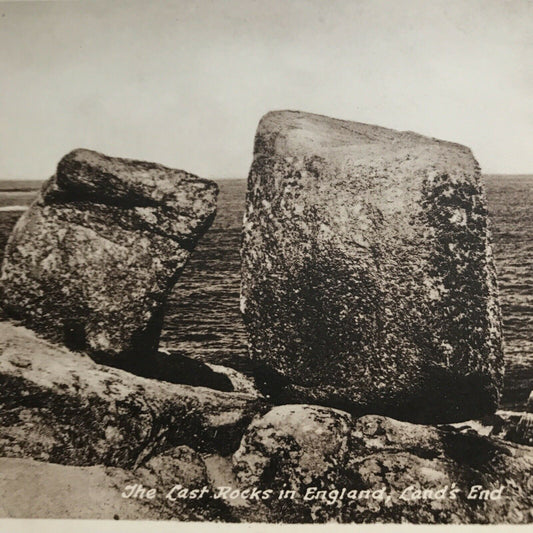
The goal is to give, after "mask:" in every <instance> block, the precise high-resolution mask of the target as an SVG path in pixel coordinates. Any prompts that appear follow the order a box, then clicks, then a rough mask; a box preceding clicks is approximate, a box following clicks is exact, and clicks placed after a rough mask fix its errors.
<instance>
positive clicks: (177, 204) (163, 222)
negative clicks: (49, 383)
mask: <svg viewBox="0 0 533 533" xmlns="http://www.w3.org/2000/svg"><path fill="white" fill-rule="evenodd" d="M217 193H218V187H217V185H216V184H215V183H214V182H212V181H209V180H205V179H200V178H198V177H196V176H193V175H192V174H189V173H187V172H184V171H181V170H173V169H170V168H166V167H164V166H162V165H158V164H155V163H147V162H143V161H134V160H130V159H120V158H113V157H107V156H105V155H102V154H99V153H97V152H93V151H89V150H74V151H73V152H71V153H69V154H68V155H66V156H65V157H64V158H63V159H62V160H61V161H60V162H59V164H58V167H57V172H56V174H55V175H54V176H53V177H52V178H51V179H50V180H49V181H48V182H47V183H45V185H44V186H43V188H42V190H41V192H40V194H39V196H38V197H37V199H36V200H35V201H34V202H33V204H32V205H31V206H30V208H29V210H28V211H27V212H26V213H25V214H24V215H23V216H22V217H21V218H20V220H19V221H18V223H17V224H16V226H15V228H14V230H13V233H12V234H11V237H10V239H9V242H8V244H7V247H6V250H5V255H4V262H3V265H2V272H1V278H0V297H1V298H0V302H1V305H2V306H3V307H4V309H5V310H6V312H7V313H8V314H9V316H11V317H14V318H18V319H20V320H22V322H23V323H24V325H26V326H28V327H30V328H31V329H33V330H35V331H37V332H39V333H40V334H42V335H44V336H46V337H47V338H48V339H51V340H53V341H58V342H61V343H64V344H65V345H66V346H67V347H69V348H71V349H76V350H80V351H85V352H87V353H89V354H90V355H91V356H92V357H94V358H95V359H97V360H99V361H109V362H112V363H114V364H116V363H117V362H118V361H119V360H121V359H128V358H134V357H140V358H146V357H149V356H150V354H153V353H154V352H155V351H156V350H157V347H158V343H159V337H160V332H161V327H162V320H163V315H164V310H165V303H166V300H167V296H168V294H169V292H170V290H171V289H172V287H173V286H174V284H175V282H176V280H177V279H178V277H179V275H180V273H181V271H182V269H183V268H184V266H185V264H186V262H187V260H188V258H189V255H190V253H191V251H192V250H193V248H194V247H195V245H196V242H197V241H198V239H199V238H200V237H201V235H202V234H203V233H204V232H205V231H206V230H207V229H208V227H209V225H210V224H211V222H212V220H213V218H214V216H215V212H216V197H217Z"/></svg>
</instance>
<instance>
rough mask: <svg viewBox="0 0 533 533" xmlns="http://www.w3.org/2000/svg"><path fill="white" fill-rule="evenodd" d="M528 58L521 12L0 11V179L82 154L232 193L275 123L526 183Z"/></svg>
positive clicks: (191, 6) (116, 6) (500, 6)
mask: <svg viewBox="0 0 533 533" xmlns="http://www.w3.org/2000/svg"><path fill="white" fill-rule="evenodd" d="M532 57H533V2H531V1H530V0H443V1H441V0H284V1H282V0H279V1H278V0H261V1H256V0H194V1H191V0H187V1H186V0H175V1H167V2H162V1H157V0H155V1H154V0H152V1H144V2H138V1H122V2H113V1H109V0H108V1H105V2H99V1H90V2H89V1H80V2H69V1H63V2H48V1H41V2H2V1H0V64H1V65H2V74H1V75H0V178H3V179H19V178H20V179H45V178H48V177H49V176H50V175H52V174H53V173H54V171H55V167H56V165H57V162H58V161H59V160H60V159H61V157H62V156H63V155H65V154H66V153H68V152H69V151H70V150H72V149H74V148H81V147H83V148H89V149H93V150H98V151H100V152H103V153H105V154H108V155H112V156H119V157H129V158H134V159H142V160H149V161H155V162H158V163H161V164H164V165H167V166H170V167H173V168H179V169H183V170H186V171H188V172H192V173H194V174H197V175H199V176H202V177H211V178H223V177H246V175H247V173H248V169H249V166H250V163H251V159H252V149H253V138H254V134H255V130H256V127H257V123H258V122H259V119H260V118H261V116H262V115H263V114H265V113H266V112H268V111H270V110H275V109H296V110H301V111H308V112H313V113H320V114H324V115H329V116H332V117H335V118H342V119H346V120H354V121H358V122H365V123H370V124H378V125H380V126H386V127H390V128H394V129H399V130H411V131H416V132H418V133H422V134H425V135H429V136H432V137H437V138H441V139H445V140H449V141H454V142H459V143H462V144H465V145H467V146H469V147H470V148H472V150H473V152H474V155H475V156H476V158H477V159H478V161H479V163H480V165H481V168H482V171H483V172H486V173H509V174H517V173H533V150H532V147H533V133H532V132H533V105H532V104H533V101H532V100H533V98H532V95H533V61H532V60H531V58H532Z"/></svg>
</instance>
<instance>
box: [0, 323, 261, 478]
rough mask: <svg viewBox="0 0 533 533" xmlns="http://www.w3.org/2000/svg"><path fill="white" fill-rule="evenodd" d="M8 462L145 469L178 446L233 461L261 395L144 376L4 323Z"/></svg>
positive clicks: (0, 353)
mask: <svg viewBox="0 0 533 533" xmlns="http://www.w3.org/2000/svg"><path fill="white" fill-rule="evenodd" d="M0 402H1V404H2V409H1V411H0V455H2V456H9V457H31V458H34V459H38V460H41V461H50V462H56V463H61V464H67V465H77V466H86V465H95V464H105V465H108V466H118V467H122V468H132V467H134V466H138V465H142V464H143V463H144V462H145V461H147V460H148V459H150V457H152V456H153V455H155V454H158V453H161V452H163V451H165V450H166V449H168V448H172V447H175V446H178V445H182V444H184V445H189V446H190V447H191V448H193V449H194V450H197V451H203V452H219V453H221V454H228V453H230V452H231V451H233V450H235V449H236V448H237V447H238V445H239V441H240V438H241V436H242V434H243V433H244V430H245V428H246V427H247V426H248V424H249V422H250V420H251V419H252V417H253V416H254V415H255V414H257V413H258V412H260V411H261V409H263V405H264V403H263V402H262V401H261V400H260V399H258V397H257V395H254V394H246V393H237V392H235V393H232V392H221V391H216V390H213V389H208V388H206V387H192V386H188V385H176V384H172V383H167V382H159V381H156V380H152V379H146V378H142V377H139V376H136V375H133V374H131V373H129V372H126V371H123V370H119V369H116V368H112V367H109V366H103V365H99V364H97V363H95V362H94V361H92V360H91V359H90V358H89V357H84V356H82V355H80V354H75V353H72V352H70V351H68V350H67V349H65V348H62V347H59V346H56V345H54V344H51V343H48V342H46V341H43V340H41V339H39V338H38V337H37V336H36V335H35V334H34V333H33V332H31V331H30V330H28V329H26V328H24V327H18V326H14V325H12V324H10V323H8V322H0Z"/></svg>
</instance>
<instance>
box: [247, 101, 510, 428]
mask: <svg viewBox="0 0 533 533" xmlns="http://www.w3.org/2000/svg"><path fill="white" fill-rule="evenodd" d="M241 252H242V290H241V309H242V312H243V316H244V320H245V324H246V327H247V331H248V335H249V346H250V352H251V356H252V358H253V359H254V361H255V365H256V377H257V379H258V381H259V384H260V385H261V388H262V390H263V392H264V393H265V394H268V395H270V396H271V397H272V398H273V399H274V400H275V401H276V402H278V403H290V402H303V403H315V404H322V405H329V406H332V407H336V408H340V409H345V410H348V411H351V412H352V413H354V414H364V413H380V414H385V415H390V416H394V417H396V418H400V419H405V420H410V421H417V422H428V423H444V422H453V421H460V420H468V419H472V418H478V417H480V416H482V415H484V414H488V413H492V412H494V411H495V409H496V407H497V403H498V400H499V391H500V388H501V383H502V373H503V357H502V346H501V318H500V309H499V304H498V295H497V286H496V276H495V269H494V264H493V257H492V251H491V245H490V232H489V228H488V220H487V208H486V202H485V195H484V190H483V186H482V183H481V180H480V172H479V167H478V165H477V163H476V161H475V159H474V157H473V156H472V153H471V151H470V150H469V149H468V148H466V147H464V146H461V145H458V144H453V143H449V142H444V141H439V140H436V139H432V138H428V137H423V136H421V135H417V134H415V133H411V132H399V131H394V130H390V129H386V128H381V127H378V126H370V125H367V124H360V123H355V122H348V121H341V120H335V119H331V118H328V117H323V116H319V115H312V114H308V113H300V112H292V111H280V112H272V113H268V114H267V115H265V116H264V117H263V119H262V120H261V122H260V123H259V127H258V129H257V134H256V138H255V148H254V160H253V163H252V167H251V170H250V175H249V178H248V192H247V202H246V212H245V218H244V236H243V243H242V250H241Z"/></svg>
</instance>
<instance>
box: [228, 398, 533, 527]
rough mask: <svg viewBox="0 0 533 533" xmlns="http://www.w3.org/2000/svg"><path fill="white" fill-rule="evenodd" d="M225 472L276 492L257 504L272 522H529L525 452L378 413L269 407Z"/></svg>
mask: <svg viewBox="0 0 533 533" xmlns="http://www.w3.org/2000/svg"><path fill="white" fill-rule="evenodd" d="M233 465H234V471H235V474H236V476H237V478H238V479H239V481H240V482H241V483H242V484H243V486H257V487H259V488H266V487H268V488H272V489H274V494H275V495H276V496H274V497H273V498H271V499H268V500H265V501H264V502H262V504H263V507H265V508H266V509H267V516H268V519H269V520H271V521H279V520H282V521H283V522H327V521H338V522H356V523H361V522H364V523H379V522H394V523H403V522H410V523H462V524H466V523H482V524H486V523H490V524H498V523H531V522H533V514H532V509H533V485H532V483H531V479H532V474H533V449H532V448H530V447H527V446H518V445H514V444H511V443H507V442H505V441H502V440H499V439H494V438H487V437H482V436H478V435H471V434H463V433H460V432H457V431H442V430H439V429H437V428H435V427H433V426H425V425H416V424H411V423H408V422H400V421H397V420H394V419H391V418H387V417H383V416H378V415H367V416H363V417H361V418H359V419H355V418H352V417H351V416H349V415H348V414H347V413H342V412H340V411H337V410H335V409H330V408H326V407H319V406H312V405H284V406H279V407H275V408H274V409H272V410H271V411H269V412H268V413H267V414H266V415H264V416H263V417H261V418H258V419H256V420H254V422H252V424H251V425H250V427H249V429H248V431H247V432H246V434H245V435H244V437H243V439H242V442H241V446H240V448H239V449H238V450H237V451H236V452H235V454H234V455H233ZM476 486H477V488H475V487H476ZM502 487H503V488H502ZM343 489H346V490H345V492H344V496H343V497H342V498H341V493H342V490H343ZM454 489H457V490H454ZM280 490H284V491H286V490H293V491H294V493H295V494H294V496H293V497H291V498H282V499H279V498H278V497H277V494H279V491H280ZM481 490H489V493H488V496H487V499H486V498H485V496H486V494H483V497H481V498H480V497H479V496H480V491H481ZM319 491H325V492H324V493H322V494H319ZM335 491H337V492H335ZM350 491H357V492H352V495H351V496H348V494H349V493H350ZM424 491H425V492H424ZM438 491H440V492H438ZM494 491H496V492H494ZM491 494H492V496H494V499H491ZM499 494H500V495H501V496H500V497H498V495H499ZM454 496H455V497H454ZM469 496H470V497H469ZM305 498H307V499H305Z"/></svg>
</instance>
